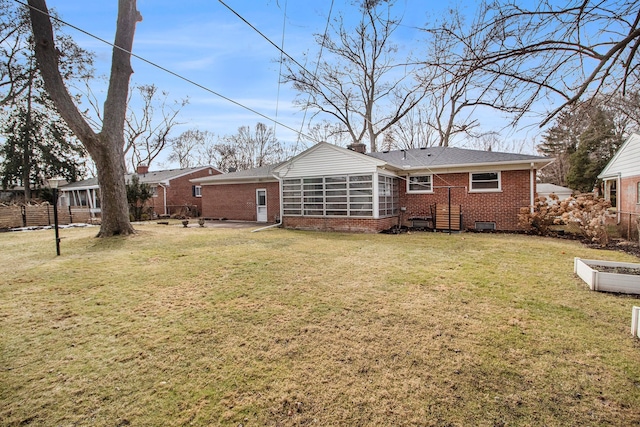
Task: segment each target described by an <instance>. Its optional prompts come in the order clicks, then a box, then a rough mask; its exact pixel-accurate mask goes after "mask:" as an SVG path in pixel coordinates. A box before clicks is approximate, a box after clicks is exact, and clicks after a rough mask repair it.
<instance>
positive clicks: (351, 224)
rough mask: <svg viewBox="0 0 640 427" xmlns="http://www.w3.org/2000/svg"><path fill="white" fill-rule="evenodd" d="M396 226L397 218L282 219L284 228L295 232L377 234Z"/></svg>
mask: <svg viewBox="0 0 640 427" xmlns="http://www.w3.org/2000/svg"><path fill="white" fill-rule="evenodd" d="M397 224H398V218H395V217H394V218H382V219H373V218H371V219H368V218H336V217H330V218H329V217H327V218H320V217H315V218H314V217H302V216H287V217H285V218H284V222H283V225H284V227H285V228H293V229H296V230H319V231H347V232H357V233H378V232H380V231H382V230H388V229H389V228H391V227H393V226H394V225H397Z"/></svg>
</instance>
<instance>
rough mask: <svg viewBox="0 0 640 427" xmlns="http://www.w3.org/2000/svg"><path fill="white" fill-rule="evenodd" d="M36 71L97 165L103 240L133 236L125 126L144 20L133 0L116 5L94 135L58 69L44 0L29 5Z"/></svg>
mask: <svg viewBox="0 0 640 427" xmlns="http://www.w3.org/2000/svg"><path fill="white" fill-rule="evenodd" d="M28 1H29V7H30V16H31V27H32V31H33V35H34V39H35V52H36V59H37V62H38V68H39V69H40V73H41V75H42V78H43V80H44V84H45V88H46V90H47V92H48V93H49V95H50V96H51V99H52V100H53V102H54V104H55V106H56V108H57V110H58V112H59V113H60V115H61V116H62V118H63V119H64V120H65V122H67V124H68V125H69V128H70V129H71V130H72V131H73V133H74V134H75V135H76V136H77V137H78V139H79V140H80V141H81V142H82V144H83V145H84V146H85V148H86V149H87V151H88V152H89V154H90V155H91V158H92V159H93V161H94V162H95V164H96V169H97V174H98V181H99V182H100V196H101V206H102V223H101V226H100V232H99V233H98V236H99V237H108V236H113V235H127V234H131V233H134V232H135V231H134V229H133V227H132V226H131V223H130V221H129V209H128V204H127V192H126V185H125V179H124V175H125V171H126V169H125V162H124V151H123V148H124V123H125V116H126V110H127V108H126V107H127V97H128V91H129V79H130V77H131V74H132V69H131V53H130V52H131V48H132V46H133V37H134V33H135V26H136V23H137V22H138V21H140V20H141V19H142V17H141V16H140V13H139V12H138V10H137V8H136V1H135V0H118V19H117V25H116V35H115V42H114V45H115V47H114V49H113V54H112V61H111V75H110V80H109V89H108V92H107V97H106V101H105V106H104V120H103V123H102V128H101V130H100V132H98V133H96V132H94V130H93V129H92V128H91V126H90V124H89V123H88V122H87V120H86V119H85V118H84V117H83V115H82V113H81V112H80V111H79V109H78V107H77V106H76V104H75V102H74V99H73V98H72V97H71V95H70V94H69V92H68V90H67V87H66V86H65V83H64V80H63V78H62V75H61V73H60V68H59V55H60V54H59V51H58V50H57V49H56V44H55V42H54V36H53V28H52V26H51V20H50V18H49V12H48V9H47V5H46V1H45V0H28Z"/></svg>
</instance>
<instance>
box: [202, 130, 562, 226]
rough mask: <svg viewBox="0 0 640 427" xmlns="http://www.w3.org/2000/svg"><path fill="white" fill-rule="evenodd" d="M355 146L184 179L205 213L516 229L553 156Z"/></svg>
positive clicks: (320, 148)
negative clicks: (198, 192) (198, 194)
mask: <svg viewBox="0 0 640 427" xmlns="http://www.w3.org/2000/svg"><path fill="white" fill-rule="evenodd" d="M363 146H364V144H354V145H352V146H351V147H350V149H345V148H341V147H337V146H334V145H331V144H328V143H325V142H321V143H319V144H317V145H315V146H313V147H311V148H310V149H308V150H306V151H305V152H303V153H301V154H299V155H298V156H295V157H293V158H292V159H290V160H288V161H287V162H284V163H281V164H279V165H276V166H274V167H263V168H258V169H253V170H249V171H240V172H234V173H228V174H225V175H219V176H213V177H206V178H200V179H195V180H192V182H193V183H197V184H199V185H202V195H203V216H205V217H212V218H227V219H231V220H233V219H237V220H246V221H259V222H276V221H279V220H281V221H282V223H283V225H284V227H286V228H299V229H317V230H336V231H357V232H378V231H382V230H386V229H389V228H391V227H393V226H395V225H416V224H419V225H420V226H427V227H430V228H440V229H441V228H443V227H444V226H445V224H446V228H447V229H472V228H482V229H487V228H489V229H496V230H517V229H518V228H519V226H518V214H519V212H520V209H521V208H522V207H530V206H531V205H532V204H533V199H534V197H535V195H536V181H535V180H536V171H537V170H538V169H539V168H541V167H543V166H545V165H547V164H549V163H550V162H552V161H553V159H549V158H546V157H540V156H530V155H524V154H511V153H496V152H488V151H477V150H465V149H460V148H449V147H433V148H425V149H412V150H398V151H390V152H378V153H370V154H364V153H363V152H362V151H363V150H362V148H363ZM261 204H263V205H264V206H261ZM261 207H262V209H263V211H265V212H266V215H265V214H264V213H263V214H262V216H260V209H261ZM449 212H451V215H450V214H449ZM443 214H446V219H447V221H446V223H445V222H442V218H443V216H442V215H443ZM452 216H453V217H454V218H453V221H452Z"/></svg>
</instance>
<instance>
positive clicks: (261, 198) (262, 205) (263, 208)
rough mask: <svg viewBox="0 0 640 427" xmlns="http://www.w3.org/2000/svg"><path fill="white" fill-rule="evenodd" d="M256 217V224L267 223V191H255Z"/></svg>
mask: <svg viewBox="0 0 640 427" xmlns="http://www.w3.org/2000/svg"><path fill="white" fill-rule="evenodd" d="M256 209H257V211H256V214H257V215H256V217H257V221H258V222H267V190H265V189H258V190H256Z"/></svg>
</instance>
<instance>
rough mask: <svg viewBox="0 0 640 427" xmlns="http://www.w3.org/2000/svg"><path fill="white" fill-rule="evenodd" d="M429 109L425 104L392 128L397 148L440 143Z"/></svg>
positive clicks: (429, 145)
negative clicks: (432, 124)
mask: <svg viewBox="0 0 640 427" xmlns="http://www.w3.org/2000/svg"><path fill="white" fill-rule="evenodd" d="M429 120H430V116H429V111H428V109H427V108H426V107H424V106H423V105H418V106H417V107H416V108H414V109H413V110H411V111H410V112H408V113H407V114H406V115H405V116H404V117H402V119H401V120H399V121H398V122H397V123H396V124H395V126H394V127H393V129H392V132H393V139H394V143H395V145H394V147H393V148H395V149H411V148H420V147H432V146H434V145H440V143H441V141H442V139H440V138H438V136H437V134H436V132H435V131H434V128H433V126H431V125H430V124H429Z"/></svg>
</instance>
